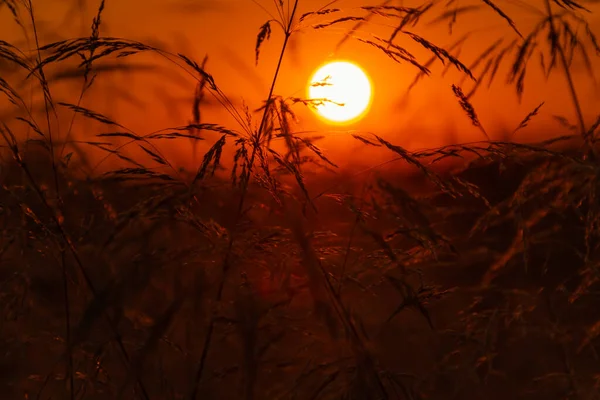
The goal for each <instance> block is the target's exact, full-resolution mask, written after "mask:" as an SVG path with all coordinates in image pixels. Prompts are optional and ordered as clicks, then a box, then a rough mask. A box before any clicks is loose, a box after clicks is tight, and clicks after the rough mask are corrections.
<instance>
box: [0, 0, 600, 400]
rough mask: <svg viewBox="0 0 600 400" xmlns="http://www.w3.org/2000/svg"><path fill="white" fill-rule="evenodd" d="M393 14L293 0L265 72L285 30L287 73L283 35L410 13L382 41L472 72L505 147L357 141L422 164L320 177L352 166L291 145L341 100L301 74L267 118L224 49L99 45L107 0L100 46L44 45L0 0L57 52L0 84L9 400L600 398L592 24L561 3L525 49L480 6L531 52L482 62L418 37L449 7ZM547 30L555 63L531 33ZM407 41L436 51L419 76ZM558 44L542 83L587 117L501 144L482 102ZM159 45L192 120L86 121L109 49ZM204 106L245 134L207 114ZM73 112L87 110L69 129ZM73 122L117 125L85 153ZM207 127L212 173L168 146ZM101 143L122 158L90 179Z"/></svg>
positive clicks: (30, 10)
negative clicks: (211, 67) (243, 98)
mask: <svg viewBox="0 0 600 400" xmlns="http://www.w3.org/2000/svg"><path fill="white" fill-rule="evenodd" d="M390 3H391V2H389V1H388V2H383V3H382V4H380V5H377V6H364V7H362V8H360V10H359V11H360V13H359V15H347V14H344V15H336V14H339V13H342V12H343V11H342V10H338V9H334V8H323V9H321V10H317V11H315V12H314V13H309V14H304V15H302V16H298V15H296V7H297V4H298V2H296V1H291V2H289V4H288V3H287V2H279V1H276V2H275V3H274V4H275V9H276V10H277V15H278V16H279V17H278V18H273V19H272V20H271V21H269V22H268V23H266V24H265V25H263V26H262V27H261V28H260V31H259V34H258V38H257V44H256V57H257V58H258V57H259V55H260V47H261V46H262V45H263V44H264V43H265V41H266V40H269V39H270V36H271V33H272V29H274V27H276V26H278V27H280V28H281V31H282V32H283V37H284V40H283V45H282V48H281V58H283V56H284V54H285V52H286V46H287V43H288V39H289V38H290V37H291V35H293V34H294V33H295V32H297V30H298V29H303V28H306V25H303V24H306V23H307V21H310V20H311V19H313V18H328V19H327V20H324V21H321V22H318V23H315V24H314V25H312V27H311V29H317V30H318V29H327V28H328V27H330V26H337V25H339V24H343V23H348V22H351V23H354V24H355V26H354V28H351V29H350V33H349V34H348V35H347V36H344V37H343V38H342V39H341V43H343V42H344V41H346V40H348V39H349V38H351V37H353V36H357V35H358V32H364V27H365V26H366V25H368V23H369V22H370V21H371V20H372V19H373V18H379V17H382V18H388V19H392V20H393V21H395V22H397V24H398V25H397V27H394V29H393V30H392V32H391V33H390V37H389V38H387V39H382V38H375V39H369V40H366V39H364V38H363V39H364V40H362V41H363V42H364V43H365V44H368V45H370V46H374V47H376V48H378V49H380V50H381V51H382V52H383V53H384V54H385V55H387V56H388V57H391V58H392V59H394V60H395V61H398V62H408V63H410V64H412V65H413V66H415V68H417V71H418V73H419V75H418V78H417V80H418V79H420V78H422V77H424V76H425V75H427V74H429V73H431V70H430V68H431V66H432V64H433V63H434V61H435V60H439V61H443V62H444V63H445V64H446V65H449V66H452V67H455V68H456V69H457V70H458V71H460V72H462V73H463V74H464V76H465V77H466V79H471V80H473V81H474V82H475V83H474V85H473V87H472V88H471V89H470V90H469V91H467V90H463V89H462V88H461V87H459V86H458V85H452V86H451V90H453V92H454V94H455V95H456V97H457V99H458V101H459V104H460V106H461V107H462V108H463V110H464V111H465V112H466V114H467V116H468V117H469V118H470V119H471V121H472V122H473V124H474V125H475V126H476V127H478V128H479V129H480V130H481V131H482V134H484V136H486V139H487V140H486V141H484V142H480V143H470V144H464V145H461V144H456V145H451V146H447V147H443V148H437V149H431V150H423V151H408V150H406V149H404V148H403V147H401V146H399V145H398V144H396V143H391V142H389V141H387V140H384V139H383V138H381V137H379V136H377V135H367V134H355V135H354V137H353V138H351V137H350V136H349V138H348V139H349V140H350V139H351V140H359V141H361V142H362V143H363V144H364V145H365V146H375V147H379V150H381V151H382V152H389V153H390V154H393V155H394V156H395V157H397V159H396V163H397V164H398V165H402V168H399V169H394V168H390V169H387V170H385V172H384V170H382V169H379V168H372V169H370V170H369V171H368V172H367V173H363V174H358V175H357V174H355V173H353V174H350V173H348V172H345V171H338V172H337V173H336V174H334V175H319V174H314V175H309V174H308V172H311V169H312V170H314V169H315V168H322V167H326V168H328V169H330V170H335V169H336V165H335V164H334V163H333V162H332V161H331V160H329V159H328V158H327V154H324V153H323V152H322V151H321V150H320V149H319V148H318V146H317V145H318V142H317V141H315V140H312V139H308V138H306V137H305V136H302V135H299V134H297V133H295V132H294V124H293V112H292V108H293V106H294V105H295V106H298V105H300V106H312V105H315V103H318V102H319V101H326V100H323V99H320V100H317V99H296V98H285V97H282V96H279V95H277V94H276V93H275V92H274V88H275V85H276V82H277V79H278V76H279V72H280V71H279V69H280V66H281V58H280V61H279V63H278V65H277V68H276V72H275V74H274V77H273V81H272V85H271V88H270V91H269V93H268V96H267V98H266V101H265V103H264V105H263V107H262V108H260V109H259V110H258V115H259V117H258V118H256V117H255V114H253V113H251V112H249V111H248V109H238V108H236V106H234V104H233V103H232V102H231V101H230V99H229V98H228V97H227V96H226V95H225V94H224V93H223V92H222V91H221V90H220V89H219V87H218V85H217V83H216V82H215V80H214V79H213V77H212V76H211V75H210V74H209V73H208V72H207V71H206V59H205V60H204V62H202V63H198V62H196V61H194V60H192V59H191V58H189V57H187V56H185V55H183V54H177V53H171V52H166V51H164V50H161V49H159V48H156V47H153V46H149V45H146V44H143V43H140V42H135V41H131V40H126V39H121V38H111V37H103V36H101V35H100V28H101V21H102V18H101V17H102V12H103V9H104V6H105V2H104V1H102V2H100V6H99V9H98V13H97V16H96V17H95V18H94V20H93V22H92V28H91V35H90V37H86V38H76V39H69V40H64V41H58V42H55V43H51V44H40V43H37V30H36V15H35V10H34V6H33V4H32V2H30V1H24V2H13V1H4V2H0V5H3V6H8V7H7V8H8V10H9V11H10V12H11V13H13V16H14V17H15V18H16V20H17V22H19V23H20V26H22V27H23V29H24V30H27V29H28V28H26V27H29V28H30V29H31V35H30V39H31V40H33V41H34V42H36V45H35V51H34V52H33V53H31V54H29V53H25V52H23V51H21V50H20V49H19V48H17V47H15V46H13V45H11V44H9V43H6V42H0V57H1V59H2V60H3V62H5V63H8V64H9V65H11V66H12V69H8V70H7V71H8V72H7V75H6V76H10V77H11V78H12V80H10V81H9V80H8V79H4V78H2V79H0V91H1V92H2V95H3V96H4V97H3V101H4V100H7V102H6V104H9V103H10V104H11V107H14V110H16V111H14V110H13V111H14V112H13V114H11V113H10V112H7V113H3V114H2V120H1V121H0V134H1V137H2V146H3V147H2V149H3V157H4V158H3V162H2V164H1V167H2V169H1V171H0V182H1V184H2V186H1V188H0V224H1V228H0V229H1V237H0V238H1V240H0V297H1V305H2V318H1V330H0V354H1V355H2V357H1V358H0V385H1V387H0V391H1V393H2V396H3V397H2V398H29V399H31V398H38V399H51V398H52V399H56V398H69V399H115V398H116V399H119V398H121V399H132V398H135V399H137V398H141V399H190V400H192V399H238V398H239V399H247V400H250V399H298V400H304V399H356V400H360V399H426V398H432V399H507V398H519V399H566V398H569V399H595V398H597V397H599V389H600V388H599V385H600V382H599V379H600V363H599V362H598V354H597V351H596V345H597V344H598V338H597V337H598V335H599V334H600V307H598V306H599V305H600V303H599V301H598V300H599V299H598V296H599V292H598V286H599V282H600V274H599V271H598V265H599V264H598V263H599V261H600V259H599V257H600V251H599V249H600V240H599V239H600V230H599V223H600V202H599V198H598V194H597V191H598V188H599V185H598V182H599V177H600V169H599V168H598V161H597V155H596V154H597V143H596V141H597V140H596V137H597V133H598V132H597V130H598V127H599V125H600V120H597V121H596V122H594V121H592V124H591V125H589V124H588V121H586V120H585V118H584V115H583V114H582V111H581V107H580V104H579V99H578V96H577V93H576V91H575V89H574V86H573V82H572V77H571V73H570V71H571V65H570V61H569V57H570V54H571V53H573V52H574V51H575V49H579V52H580V54H581V56H582V57H583V58H584V60H586V59H589V55H588V54H587V52H586V51H587V49H590V48H591V49H595V50H596V49H597V41H596V38H595V36H594V34H593V33H592V30H591V28H590V27H589V25H588V24H587V23H586V20H585V18H583V17H581V14H580V12H584V11H582V10H583V9H582V8H581V6H580V5H578V4H576V3H574V2H572V1H566V0H561V1H559V0H553V1H542V2H541V3H542V6H543V7H542V8H541V9H540V10H538V11H539V12H540V13H541V17H540V18H541V22H540V25H539V26H537V27H536V28H535V29H534V31H533V32H531V33H522V32H520V31H519V30H518V28H517V26H516V24H515V23H514V22H513V21H512V19H511V18H510V17H509V16H508V15H507V14H505V13H504V11H502V9H501V8H500V7H499V6H498V5H497V4H496V3H494V2H491V1H488V0H486V1H483V2H482V4H480V5H479V6H485V7H486V9H491V10H492V11H493V12H495V13H497V15H498V16H499V17H500V18H502V19H503V20H504V21H506V22H507V23H508V27H509V28H510V29H511V31H512V32H514V34H515V35H516V36H517V38H518V39H515V42H513V43H512V44H509V45H508V46H507V47H502V46H500V44H493V45H492V46H491V47H490V48H488V49H486V50H484V51H483V53H482V55H481V56H479V57H478V58H477V59H476V61H474V62H473V63H471V64H470V65H467V64H464V63H463V62H461V61H460V60H459V59H458V58H457V56H456V55H454V54H453V51H454V50H452V51H450V50H446V49H443V48H440V47H438V46H437V45H435V44H433V43H431V42H429V41H428V40H426V39H425V38H424V37H422V36H420V35H419V34H417V33H415V32H412V31H409V30H408V28H409V27H415V26H417V25H418V23H419V21H421V20H422V19H423V18H425V16H427V15H428V13H429V12H430V10H432V9H435V7H436V6H439V4H438V3H437V2H433V3H424V4H422V5H420V6H419V7H412V8H411V7H399V6H394V5H391V4H390ZM288 6H289V7H288ZM330 6H331V4H330ZM475 9H477V7H476V8H475ZM555 9H556V10H558V11H553V10H555ZM443 10H444V11H443V13H442V15H441V17H438V19H437V21H438V22H439V21H444V22H448V21H450V25H453V24H455V23H456V19H457V18H458V16H459V15H462V14H463V13H465V12H468V11H472V10H473V9H472V8H471V9H465V8H459V7H458V6H456V5H455V4H454V3H452V2H450V3H446V5H445V6H443ZM355 11H356V10H355ZM25 21H28V22H25ZM573 24H578V25H577V26H578V27H579V28H580V30H574V29H572V26H573ZM577 32H584V37H585V38H587V40H588V42H589V43H591V44H588V45H587V47H586V46H584V45H583V39H581V40H580V37H579V36H578V34H577ZM355 34H356V35H355ZM544 35H546V36H545V37H546V38H547V42H546V44H547V47H548V48H547V49H545V48H544V50H543V51H542V50H540V46H541V44H539V43H538V41H536V40H537V39H536V38H540V37H544ZM358 36H359V35H358ZM400 37H402V38H404V39H406V40H408V41H409V42H410V43H412V44H415V45H417V46H420V47H422V48H425V49H426V50H427V51H429V52H430V53H431V54H432V57H433V58H432V59H431V60H429V61H426V62H423V63H421V62H420V61H418V60H417V58H416V57H414V56H413V55H412V54H411V53H410V51H409V50H407V49H406V48H404V47H402V46H401V45H400V44H398V42H397V41H396V40H397V39H398V38H400ZM354 38H356V37H354ZM358 40H359V41H360V40H361V38H360V37H358ZM594 46H595V47H594ZM453 49H456V48H455V47H453ZM581 49H583V50H581ZM538 50H539V51H540V52H542V54H546V55H547V56H549V57H550V58H549V64H548V65H547V66H544V67H543V68H544V72H549V71H551V70H553V69H555V68H559V67H560V68H562V69H563V71H562V72H563V76H564V77H565V78H566V81H567V83H568V84H569V88H570V89H571V103H572V105H573V109H574V111H575V112H574V114H575V115H576V119H577V122H576V123H575V124H570V123H569V122H568V121H567V120H562V122H563V124H564V125H566V126H565V132H567V134H566V135H565V136H563V137H558V138H555V139H552V140H548V141H546V142H543V143H531V144H524V143H516V142H513V141H512V140H511V139H512V136H510V135H507V140H506V141H494V140H490V139H489V138H487V131H486V130H485V129H484V127H483V125H484V123H483V122H482V121H480V120H479V118H478V116H477V112H476V109H475V107H474V106H473V105H472V104H471V97H472V95H473V93H474V91H475V90H477V88H478V86H479V82H481V81H483V80H484V79H490V81H491V80H493V77H494V76H495V74H496V73H497V71H498V68H499V65H500V64H501V63H502V61H503V60H505V59H506V57H508V56H507V54H511V52H514V54H513V55H514V63H513V64H512V65H511V68H509V77H511V78H512V82H513V83H514V84H515V87H516V89H517V92H518V93H521V92H522V91H523V88H524V82H525V79H524V75H525V70H526V68H525V67H526V66H527V63H528V60H529V58H530V57H531V56H532V54H533V53H535V52H536V51H538ZM544 51H546V53H544ZM142 52H152V53H154V54H158V55H159V56H161V57H162V58H164V59H167V60H169V61H170V62H173V63H174V64H176V65H177V66H179V67H181V68H182V69H183V70H184V71H186V72H187V73H189V74H190V75H191V76H193V77H194V79H195V80H196V84H197V85H196V88H195V101H194V104H193V112H192V116H193V120H192V122H190V123H189V124H187V125H183V126H180V127H175V128H170V129H164V130H157V131H155V132H152V133H149V134H145V135H142V134H139V133H136V132H133V131H129V130H127V129H126V128H125V127H124V126H122V125H120V124H119V123H118V121H114V120H112V119H111V118H109V117H107V116H105V115H102V114H99V113H97V112H95V111H93V110H90V109H87V108H84V107H83V106H82V99H83V98H84V97H85V96H87V95H88V91H89V88H90V87H91V86H92V85H93V83H94V81H95V77H96V71H97V68H100V66H101V65H102V64H101V62H102V61H103V60H104V59H105V58H109V57H114V56H116V57H121V58H122V57H131V56H135V55H136V54H138V53H142ZM72 59H77V60H78V61H79V62H80V64H79V67H78V68H79V69H78V71H79V75H77V77H78V78H79V79H81V80H82V81H83V82H82V84H81V86H80V91H79V94H78V98H76V99H75V101H73V102H59V101H56V100H55V99H54V96H53V87H52V85H51V84H50V83H49V80H48V78H47V75H46V73H47V71H49V70H52V68H53V67H56V66H57V65H58V66H59V67H60V66H61V65H62V64H61V63H63V62H68V61H69V62H70V61H71V60H72ZM542 59H544V58H543V57H542ZM479 65H483V66H484V68H483V71H480V72H479V73H475V72H474V71H475V70H476V68H477V67H478V66H479ZM590 65H591V64H590ZM546 67H547V68H548V71H546ZM15 68H16V70H17V71H20V72H21V73H22V75H24V76H20V75H19V74H18V73H15ZM59 69H60V68H59ZM15 76H16V77H15ZM20 78H22V79H27V80H24V81H25V82H34V84H36V85H38V86H39V93H38V94H39V97H38V98H39V100H40V101H39V104H37V105H35V106H34V105H32V104H31V103H30V102H29V101H26V100H25V98H26V97H25V96H23V95H22V94H21V92H20V91H19V90H18V89H16V88H17V87H20V86H19V83H22V82H23V81H20V80H19V79H20ZM13 81H14V82H13ZM208 95H211V96H213V98H214V99H216V101H217V102H219V103H220V104H221V105H222V106H223V107H224V108H225V109H227V110H228V111H229V112H230V113H231V115H232V116H233V117H234V118H235V119H236V121H237V122H238V123H239V126H240V127H239V128H236V129H233V128H228V127H222V126H220V125H216V124H212V123H207V122H204V121H203V120H202V118H201V116H202V114H201V112H200V110H201V104H202V100H203V99H204V96H208ZM36 106H37V108H36ZM541 107H542V105H540V106H539V107H538V108H536V109H535V110H533V111H531V112H530V113H529V115H527V116H526V117H525V119H524V120H523V122H522V123H521V124H520V125H519V127H518V128H517V130H518V129H522V128H524V127H525V126H526V125H527V124H528V122H529V121H531V119H533V118H535V116H536V115H537V114H538V113H539V112H540V110H541ZM34 109H36V110H37V109H39V110H41V112H38V111H34ZM57 110H62V111H66V112H70V113H71V114H70V115H71V120H70V123H67V124H62V125H61V126H62V127H63V130H62V131H58V129H57V128H56V124H55V123H54V122H55V121H56V120H58V119H59V117H58V113H59V112H58V111H57ZM11 112H12V111H11ZM75 118H82V119H83V118H85V119H88V120H93V121H94V122H95V123H98V124H101V125H102V126H103V128H104V129H105V130H103V133H100V134H96V135H95V136H92V134H90V135H89V137H85V138H84V139H83V140H79V141H75V140H72V139H73V135H72V134H73V132H72V130H73V129H74V128H73V126H75V125H74V124H73V120H74V119H75ZM65 126H66V127H67V128H64V127H65ZM23 127H25V128H27V129H23ZM513 133H514V132H513ZM209 134H213V135H217V136H216V137H217V139H216V140H215V141H214V142H212V144H210V145H209V146H208V147H207V148H206V151H205V152H204V154H203V158H202V161H201V162H200V163H199V165H198V166H197V167H196V168H195V169H194V171H191V172H188V171H185V170H180V169H178V168H177V167H175V166H174V165H173V164H171V162H170V161H169V160H168V159H167V158H165V157H164V156H163V155H162V153H161V151H160V142H161V141H164V140H180V141H186V143H194V142H196V141H201V140H204V139H207V138H209V137H210V136H209ZM114 140H121V141H123V140H124V141H127V143H126V144H123V142H121V145H120V146H117V144H116V143H115V142H114ZM275 141H277V142H278V143H283V144H284V145H283V146H280V147H276V146H271V144H272V143H274V142H275ZM127 145H128V146H130V147H133V146H137V148H138V150H139V153H138V154H142V155H143V156H144V157H145V158H142V157H132V156H131V155H129V154H128V153H126V152H125V151H124V149H125V148H126V147H127ZM81 146H88V147H90V146H91V147H93V148H95V149H96V150H97V151H102V152H105V153H106V154H107V155H110V156H111V157H113V158H115V159H118V160H119V161H120V162H121V163H122V166H121V167H119V168H118V169H115V170H111V171H109V172H107V173H102V174H101V173H99V172H97V173H95V174H88V175H87V176H86V174H85V173H82V171H86V168H87V167H88V165H87V161H88V160H86V158H85V154H86V153H85V151H82V152H81V153H78V152H77V151H78V150H81ZM228 146H229V147H228ZM281 147H283V150H282V149H281ZM227 149H231V154H233V156H234V159H233V162H231V163H230V164H227V163H226V162H224V161H223V160H222V158H223V154H224V153H225V151H226V150H227ZM456 162H460V164H458V165H459V166H460V168H453V169H449V168H448V167H447V165H449V163H452V164H453V165H456ZM315 164H316V166H315ZM442 165H445V167H442ZM323 176H325V177H323ZM326 176H333V178H327V177H326Z"/></svg>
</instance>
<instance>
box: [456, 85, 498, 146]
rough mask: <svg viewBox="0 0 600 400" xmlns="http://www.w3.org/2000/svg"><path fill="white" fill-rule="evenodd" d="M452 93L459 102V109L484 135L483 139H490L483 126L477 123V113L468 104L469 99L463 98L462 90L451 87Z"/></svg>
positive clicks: (457, 87)
mask: <svg viewBox="0 0 600 400" xmlns="http://www.w3.org/2000/svg"><path fill="white" fill-rule="evenodd" d="M452 91H453V92H454V95H455V96H456V98H457V99H458V100H459V104H460V107H461V108H462V109H463V111H464V112H465V113H466V114H467V116H468V117H469V119H470V120H471V122H472V123H473V125H474V126H476V127H477V128H479V129H480V130H481V132H482V133H483V134H484V135H485V138H486V139H487V140H490V137H489V136H488V134H487V132H486V131H485V129H483V126H482V125H481V123H480V122H479V118H478V117H477V113H476V112H475V107H473V105H472V104H471V103H470V102H469V99H468V98H467V96H465V94H464V93H463V91H462V89H461V88H460V87H459V86H456V85H452Z"/></svg>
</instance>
